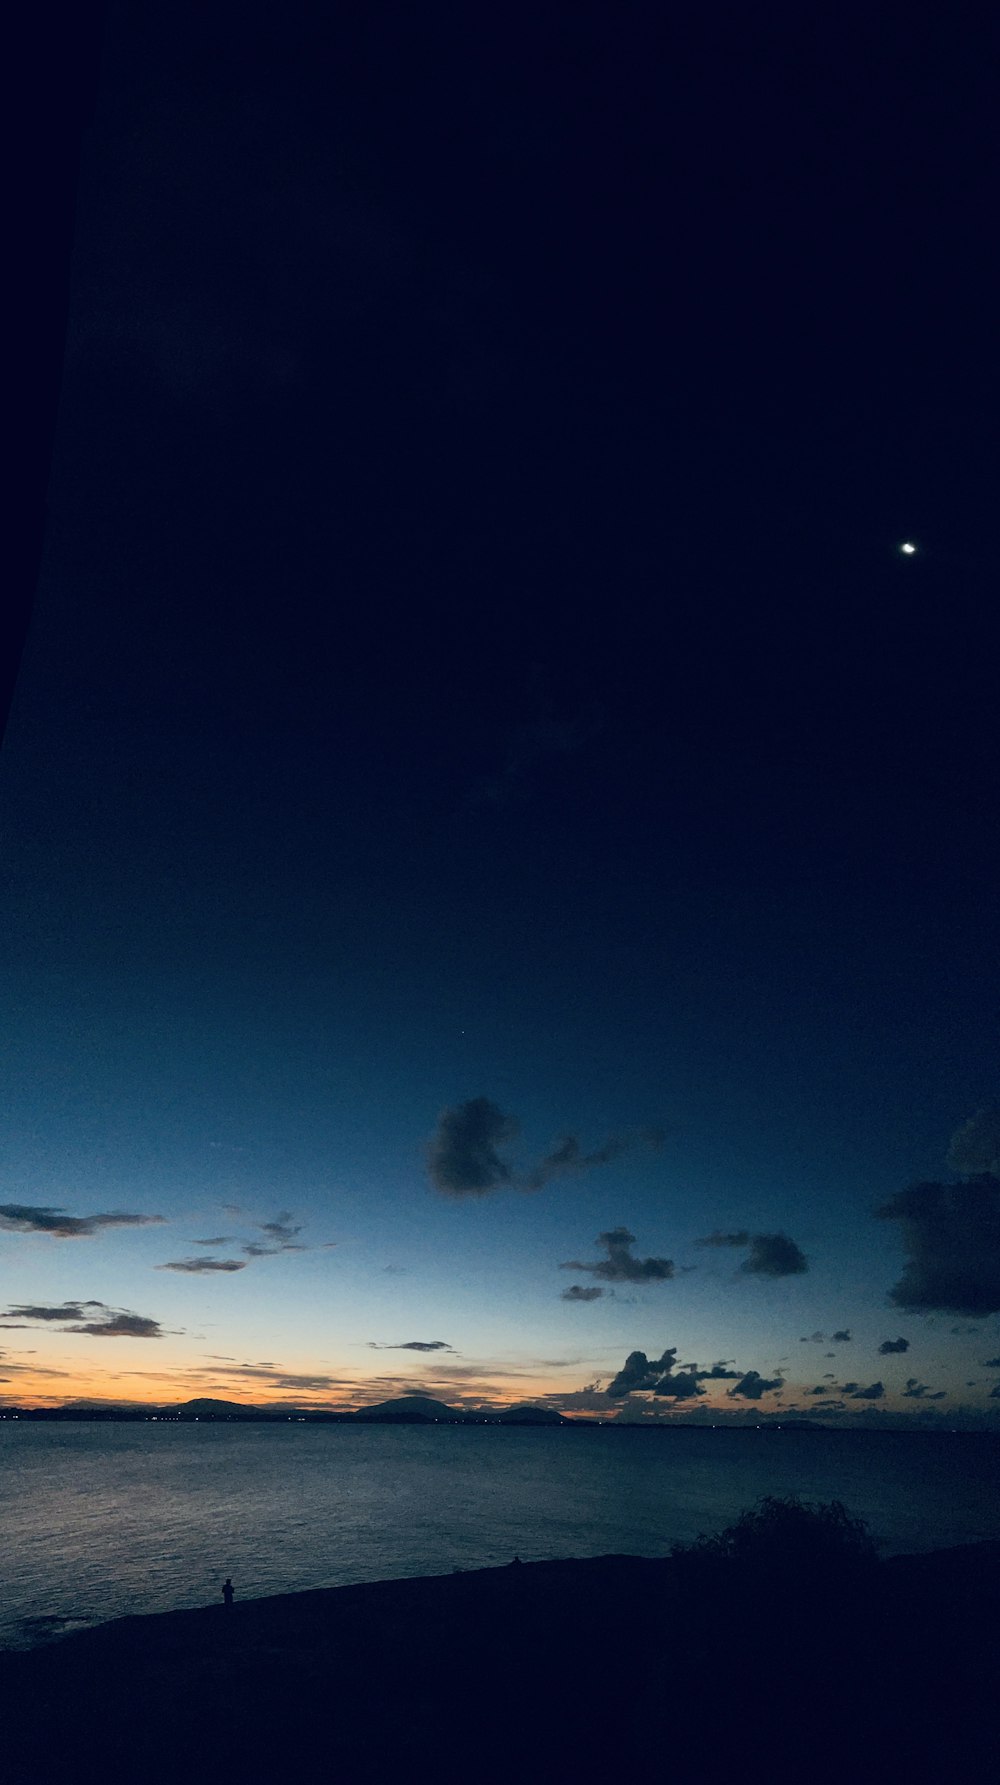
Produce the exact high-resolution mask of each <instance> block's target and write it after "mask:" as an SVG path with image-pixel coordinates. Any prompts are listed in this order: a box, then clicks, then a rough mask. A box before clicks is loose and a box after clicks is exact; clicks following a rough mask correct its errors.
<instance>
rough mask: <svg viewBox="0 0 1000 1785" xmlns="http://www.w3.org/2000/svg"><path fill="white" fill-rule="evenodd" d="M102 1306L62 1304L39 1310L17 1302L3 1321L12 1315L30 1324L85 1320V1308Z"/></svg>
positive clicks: (101, 1305) (84, 1303)
mask: <svg viewBox="0 0 1000 1785" xmlns="http://www.w3.org/2000/svg"><path fill="white" fill-rule="evenodd" d="M103 1306H104V1303H103V1302H63V1303H62V1306H61V1307H58V1308H47V1307H43V1308H39V1307H36V1306H35V1305H34V1304H31V1303H27V1302H18V1303H17V1305H16V1306H15V1307H13V1308H8V1309H7V1310H6V1313H5V1315H4V1320H5V1321H6V1319H7V1317H8V1316H14V1315H16V1317H17V1319H18V1320H22V1321H23V1320H30V1321H32V1322H34V1321H36V1320H37V1321H48V1320H85V1319H86V1318H87V1316H86V1309H87V1308H103Z"/></svg>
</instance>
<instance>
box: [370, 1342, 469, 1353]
mask: <svg viewBox="0 0 1000 1785" xmlns="http://www.w3.org/2000/svg"><path fill="white" fill-rule="evenodd" d="M368 1349H369V1351H454V1349H455V1347H454V1345H447V1344H446V1343H445V1341H444V1339H405V1340H404V1341H403V1343H402V1344H401V1345H382V1344H380V1343H379V1341H378V1340H377V1339H369V1341H368Z"/></svg>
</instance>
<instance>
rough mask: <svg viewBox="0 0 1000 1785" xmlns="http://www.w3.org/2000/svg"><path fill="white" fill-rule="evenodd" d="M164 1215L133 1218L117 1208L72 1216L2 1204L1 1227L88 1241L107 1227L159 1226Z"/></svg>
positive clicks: (12, 1204)
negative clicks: (102, 1213) (99, 1213)
mask: <svg viewBox="0 0 1000 1785" xmlns="http://www.w3.org/2000/svg"><path fill="white" fill-rule="evenodd" d="M163 1222H164V1217H163V1216H162V1215H130V1214H128V1213H126V1212H125V1211H124V1210H121V1209H116V1210H113V1211H112V1212H111V1213H109V1214H106V1215H69V1214H67V1213H66V1210H65V1209H55V1208H49V1207H47V1206H41V1207H38V1206H35V1205H29V1204H27V1203H20V1202H6V1203H2V1204H0V1227H2V1228H5V1229H6V1230H7V1231H8V1232H10V1233H45V1234H49V1235H50V1236H51V1238H53V1239H57V1240H79V1239H88V1238H89V1237H90V1235H91V1234H95V1233H100V1232H101V1231H102V1230H103V1229H104V1228H107V1227H160V1226H162V1225H163Z"/></svg>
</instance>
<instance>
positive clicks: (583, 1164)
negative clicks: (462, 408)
mask: <svg viewBox="0 0 1000 1785" xmlns="http://www.w3.org/2000/svg"><path fill="white" fill-rule="evenodd" d="M629 1144H630V1143H629V1142H628V1141H627V1140H622V1139H617V1138H614V1137H612V1139H611V1140H607V1141H605V1143H604V1145H603V1146H602V1147H597V1148H596V1149H595V1150H594V1152H592V1153H585V1152H584V1150H583V1148H582V1147H581V1145H580V1142H579V1141H578V1140H577V1138H576V1135H575V1134H568V1135H567V1136H566V1138H565V1140H564V1141H562V1142H561V1143H560V1145H559V1146H558V1147H556V1148H555V1149H554V1150H553V1151H552V1152H551V1153H547V1154H546V1156H545V1158H544V1159H541V1160H539V1162H538V1164H537V1165H535V1166H533V1167H532V1169H531V1170H530V1171H529V1172H528V1174H527V1176H526V1177H525V1179H524V1188H525V1190H541V1189H542V1187H543V1185H545V1184H548V1183H550V1182H551V1180H552V1179H553V1178H558V1177H562V1176H564V1175H565V1173H567V1172H574V1171H590V1170H591V1169H592V1168H593V1167H594V1166H595V1165H608V1164H610V1162H611V1161H612V1159H618V1158H620V1157H621V1155H622V1153H625V1152H627V1151H628V1147H629Z"/></svg>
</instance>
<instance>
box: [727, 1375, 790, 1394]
mask: <svg viewBox="0 0 1000 1785" xmlns="http://www.w3.org/2000/svg"><path fill="white" fill-rule="evenodd" d="M784 1386H785V1383H784V1378H783V1377H781V1376H771V1377H767V1376H761V1375H760V1373H759V1371H757V1370H748V1371H747V1372H746V1375H745V1376H741V1378H740V1380H739V1382H737V1383H734V1385H733V1387H732V1388H731V1389H729V1391H728V1393H729V1395H730V1398H732V1397H733V1396H739V1397H740V1398H741V1399H742V1400H744V1401H759V1400H760V1398H761V1395H768V1394H771V1393H772V1392H773V1390H774V1389H776V1388H784Z"/></svg>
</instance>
